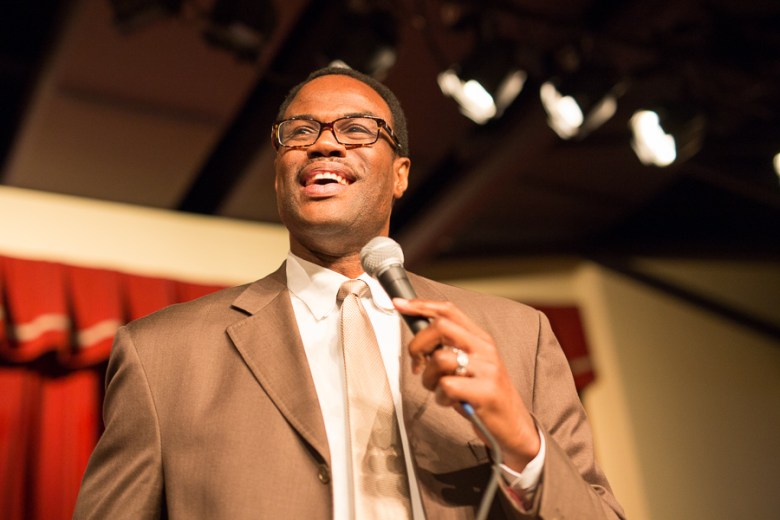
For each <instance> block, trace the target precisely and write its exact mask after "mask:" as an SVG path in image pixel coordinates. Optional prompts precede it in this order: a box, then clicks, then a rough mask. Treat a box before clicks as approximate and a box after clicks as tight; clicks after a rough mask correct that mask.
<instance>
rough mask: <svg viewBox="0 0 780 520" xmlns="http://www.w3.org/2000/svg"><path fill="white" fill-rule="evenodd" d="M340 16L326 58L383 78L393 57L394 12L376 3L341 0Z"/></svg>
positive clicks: (331, 61)
mask: <svg viewBox="0 0 780 520" xmlns="http://www.w3.org/2000/svg"><path fill="white" fill-rule="evenodd" d="M339 19H340V20H341V27H340V28H338V29H337V30H336V31H335V32H334V34H333V35H331V36H330V37H329V38H328V40H327V41H328V44H327V45H326V47H325V56H326V59H327V61H329V62H330V64H331V65H335V66H347V67H350V68H353V69H355V70H359V71H360V72H363V73H364V74H368V75H369V76H373V77H375V78H378V79H383V78H384V77H385V76H386V75H387V73H388V71H389V70H390V69H391V68H392V67H393V65H395V60H396V46H397V45H398V23H397V21H396V15H395V13H394V12H393V11H392V10H391V9H390V8H389V7H386V6H385V7H382V5H381V4H380V3H379V2H366V1H357V0H348V1H346V2H343V5H342V12H341V14H340V15H339Z"/></svg>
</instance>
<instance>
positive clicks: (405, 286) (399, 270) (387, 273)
mask: <svg viewBox="0 0 780 520" xmlns="http://www.w3.org/2000/svg"><path fill="white" fill-rule="evenodd" d="M376 278H377V280H379V283H380V284H381V285H382V287H383V288H384V289H385V292H386V293H387V294H388V295H389V296H390V298H405V299H407V300H412V299H414V298H417V293H415V292H414V287H412V282H410V281H409V277H407V276H406V269H404V268H403V266H401V265H391V266H390V267H388V268H387V269H385V270H383V271H382V272H381V273H377V275H376ZM401 316H403V318H404V321H406V324H407V325H409V328H410V329H412V332H414V333H415V334H417V333H418V332H420V331H421V330H423V329H424V328H425V327H427V326H428V318H424V317H422V316H409V315H407V314H401Z"/></svg>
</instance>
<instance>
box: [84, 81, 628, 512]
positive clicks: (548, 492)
mask: <svg viewBox="0 0 780 520" xmlns="http://www.w3.org/2000/svg"><path fill="white" fill-rule="evenodd" d="M273 139H274V145H275V147H276V148H277V155H276V159H275V169H276V178H275V189H276V194H277V202H278V207H279V214H280V216H281V219H282V222H283V223H284V224H285V226H286V227H287V228H288V230H289V233H290V255H289V256H288V259H287V261H286V262H285V264H284V265H283V266H282V267H281V268H280V269H279V270H278V271H277V272H275V273H273V274H271V275H269V276H268V277H266V278H263V279H261V280H259V281H257V282H255V283H253V284H250V285H248V286H244V287H237V288H232V289H227V290H224V291H220V292H218V293H215V294H213V295H210V296H207V297H205V298H201V299H199V300H196V301H194V302H190V303H187V304H182V305H177V306H173V307H169V308H168V309H165V310H163V311H161V312H159V313H156V314H154V315H152V316H149V317H147V318H144V319H142V320H139V321H137V322H134V323H132V324H130V325H128V326H127V327H125V328H123V329H121V330H120V331H119V332H118V334H117V338H116V341H115V345H114V349H113V351H112V355H111V360H110V364H109V369H108V374H107V387H106V402H105V410H104V415H105V424H106V430H105V433H104V435H103V436H102V438H101V440H100V442H99V443H98V446H97V447H96V449H95V452H94V454H93V456H92V459H91V460H90V464H89V467H88V468H87V472H86V475H85V478H84V482H83V485H82V489H81V492H80V495H79V501H78V505H77V510H76V515H75V516H76V517H77V518H159V517H171V518H231V519H237V518H307V519H310V518H350V517H354V518H368V517H379V516H380V515H381V511H382V510H383V509H381V508H380V509H378V510H374V512H373V513H361V511H364V510H363V509H361V508H362V507H363V506H362V505H360V504H361V503H368V504H367V505H366V507H372V506H371V503H370V502H371V500H367V499H366V497H365V496H363V495H364V492H363V491H362V490H361V489H362V488H361V487H360V486H358V485H357V484H356V483H357V482H358V481H359V480H360V479H361V478H363V477H362V475H360V471H361V470H360V469H359V468H357V467H356V466H355V465H354V464H353V460H352V454H353V453H352V452H353V451H354V450H353V448H354V445H352V444H350V442H349V439H350V438H353V437H352V435H353V434H351V433H350V427H351V426H350V423H349V419H350V415H354V411H353V410H352V408H351V404H350V403H351V401H350V399H351V396H350V397H349V398H348V397H347V394H348V393H349V392H348V391H347V389H346V388H345V387H346V386H347V384H346V382H345V380H346V378H347V377H348V374H346V372H349V370H348V369H344V368H343V366H344V364H346V361H345V360H344V358H342V353H341V350H342V345H346V343H347V341H348V340H347V339H346V337H347V336H346V335H347V334H348V332H344V333H343V334H345V336H344V339H339V338H340V336H339V334H340V333H339V325H338V324H339V320H340V317H339V305H341V306H342V307H343V306H345V305H347V300H346V299H345V300H344V303H343V304H338V303H337V301H336V300H337V296H336V294H337V292H340V287H341V285H342V284H343V283H344V282H345V281H348V280H350V279H361V280H363V281H365V282H366V284H367V285H368V287H369V289H370V296H363V297H357V296H356V297H355V298H356V299H357V300H359V301H360V302H361V306H362V308H363V311H361V313H363V312H364V311H365V315H366V316H367V318H369V319H370V325H371V327H373V329H374V331H375V332H376V334H372V337H375V340H374V341H378V344H379V349H380V350H381V357H382V364H383V366H384V372H383V375H382V378H383V379H384V374H385V373H386V374H387V380H388V383H387V384H388V386H389V388H390V394H391V397H392V399H393V400H394V402H395V406H394V407H393V406H391V408H394V410H395V412H397V413H398V417H402V418H403V419H402V420H398V421H396V424H395V427H396V428H397V429H398V432H399V434H400V437H398V438H397V439H396V441H394V442H395V444H396V446H393V447H392V448H393V449H397V450H398V453H399V454H400V455H399V458H400V459H401V462H400V464H399V465H398V467H399V468H400V469H399V470H398V471H399V472H400V473H399V474H400V475H402V479H403V481H404V482H403V485H402V486H400V487H399V489H400V488H403V489H400V492H399V493H396V494H395V495H394V496H393V497H391V498H390V499H389V500H390V501H391V502H392V503H398V504H401V505H400V507H401V510H403V511H406V513H404V514H402V515H399V516H394V517H399V518H400V517H414V518H431V519H439V518H444V519H449V518H453V519H454V518H473V517H474V515H475V512H476V511H477V508H478V506H479V503H480V499H481V496H482V493H483V492H484V489H485V485H486V482H487V480H488V478H489V477H490V454H489V451H488V450H487V448H486V446H485V443H484V441H485V439H484V438H482V435H481V434H480V433H477V431H476V430H475V429H474V428H472V426H471V423H470V422H469V421H468V420H466V419H464V418H463V417H461V415H463V408H462V406H461V404H460V403H461V402H468V403H469V404H470V405H471V406H473V408H474V409H475V410H476V415H477V416H478V417H479V418H480V419H481V421H482V423H484V425H485V427H486V428H487V429H488V431H489V432H490V433H491V434H492V436H493V437H495V439H496V441H497V442H498V444H499V446H500V447H501V451H502V453H503V465H502V466H501V480H502V487H501V491H500V492H499V493H498V496H497V497H496V499H495V501H494V502H493V504H492V509H491V515H493V516H494V517H496V518H514V517H516V518H535V517H539V518H619V517H622V511H621V509H620V506H619V505H618V504H617V502H616V501H615V499H614V497H613V496H612V494H611V492H610V490H609V486H608V484H607V482H606V479H605V477H604V476H603V474H602V473H601V471H600V470H599V469H598V467H597V465H596V463H595V461H594V456H593V448H592V441H591V435H590V429H589V427H588V425H587V422H586V419H585V415H584V412H583V410H582V407H581V405H580V403H579V400H578V398H577V396H576V393H575V391H574V387H573V383H572V378H571V374H570V372H569V369H568V366H567V364H566V362H565V359H564V357H563V355H562V353H561V351H560V348H559V347H558V344H557V342H556V340H555V338H554V337H553V335H552V333H551V332H550V329H549V325H548V323H547V321H546V319H545V318H544V317H543V316H542V315H541V314H540V313H538V312H537V311H534V310H533V309H530V308H529V307H526V306H523V305H521V304H518V303H514V302H509V301H507V300H503V299H499V298H495V297H490V296H485V295H479V294H475V293H470V292H467V291H463V290H459V289H455V288H452V287H448V286H444V285H442V284H438V283H435V282H432V281H429V280H426V279H423V278H420V277H416V276H412V283H413V284H414V286H415V288H416V290H417V292H418V294H419V296H420V299H418V300H411V301H406V300H400V299H397V300H394V301H393V302H390V300H389V298H388V297H387V295H386V294H384V293H383V291H382V289H381V287H379V285H378V284H377V282H376V281H375V280H372V279H371V278H370V277H368V276H367V275H366V274H365V273H364V272H363V269H362V267H361V264H360V259H359V253H360V250H361V249H362V247H363V246H364V245H365V244H366V243H367V242H368V241H369V240H371V239H372V238H374V237H376V236H385V235H387V234H388V230H389V221H390V213H391V209H392V205H393V202H394V200H395V199H398V198H400V197H401V196H402V195H403V193H404V191H405V190H406V187H407V179H408V175H409V169H410V166H411V162H410V159H409V157H408V139H407V136H406V125H405V120H404V116H403V112H402V111H401V109H400V105H399V104H398V102H397V100H396V99H395V96H394V95H393V94H392V93H391V92H390V91H389V90H388V89H387V88H386V87H384V86H383V85H381V84H379V83H378V82H376V81H374V80H373V79H371V78H369V77H366V76H364V75H362V74H359V73H357V72H354V71H352V70H349V69H323V70H320V71H317V72H315V73H313V74H312V75H311V76H310V77H309V78H308V79H307V80H306V81H304V83H302V84H301V85H299V86H298V87H296V88H294V89H293V90H292V91H291V93H290V95H288V98H287V99H286V100H285V102H284V103H283V104H282V107H281V108H280V114H279V122H278V123H277V124H276V125H274V131H273ZM393 307H394V308H393ZM399 312H400V313H406V314H413V315H419V316H425V317H427V318H429V319H430V320H431V325H430V326H429V327H428V328H427V329H425V330H424V331H423V332H421V333H419V334H417V335H416V336H415V337H413V338H412V334H411V332H410V331H409V330H408V329H407V328H406V327H405V326H403V327H402V326H401V321H400V318H399V315H398V313H399ZM344 330H345V331H346V330H347V329H346V328H345V329H344ZM439 345H447V346H448V347H449V348H437V347H438V346H439ZM344 349H345V352H346V346H344ZM344 355H345V356H346V353H345V354H344ZM353 377H354V376H353ZM350 384H352V383H350ZM378 384H379V383H378ZM459 414H460V415H459ZM394 471H395V470H394ZM383 507H384V506H383Z"/></svg>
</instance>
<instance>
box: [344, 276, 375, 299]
mask: <svg viewBox="0 0 780 520" xmlns="http://www.w3.org/2000/svg"><path fill="white" fill-rule="evenodd" d="M350 294H354V295H356V296H357V297H358V298H362V297H364V296H369V295H370V294H371V289H369V288H368V284H367V283H366V282H364V281H363V280H347V281H346V282H344V283H343V284H341V287H339V292H338V294H337V295H336V301H338V302H339V303H341V302H343V301H344V298H346V297H347V296H349V295H350Z"/></svg>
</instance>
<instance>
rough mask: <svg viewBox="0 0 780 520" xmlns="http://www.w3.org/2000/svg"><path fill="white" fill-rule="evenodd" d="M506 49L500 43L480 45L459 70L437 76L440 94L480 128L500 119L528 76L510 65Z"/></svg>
mask: <svg viewBox="0 0 780 520" xmlns="http://www.w3.org/2000/svg"><path fill="white" fill-rule="evenodd" d="M509 48H510V47H509V46H507V45H501V44H500V43H499V42H492V43H483V44H481V45H479V46H478V47H477V48H476V49H475V51H474V52H473V53H472V54H471V56H470V57H469V58H468V59H467V60H465V61H464V62H463V63H461V65H460V66H457V67H451V68H449V69H447V70H445V71H444V72H441V73H440V74H439V76H438V83H439V88H441V91H442V92H443V93H444V94H445V95H447V96H449V97H451V98H453V99H454V100H455V101H457V103H458V104H459V105H460V111H461V113H462V114H463V115H465V116H466V117H468V118H469V119H471V120H472V121H474V122H476V123H478V124H480V125H483V124H485V123H487V122H488V121H490V120H491V119H495V118H498V117H501V115H502V114H503V113H504V110H506V108H507V107H508V106H509V105H511V104H512V102H513V101H514V100H515V98H516V97H517V96H518V94H520V91H521V90H523V85H525V80H526V78H527V74H526V72H525V71H523V70H521V69H520V68H518V67H517V65H515V64H514V63H513V60H512V56H511V54H510V52H509V51H508V49H509Z"/></svg>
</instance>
